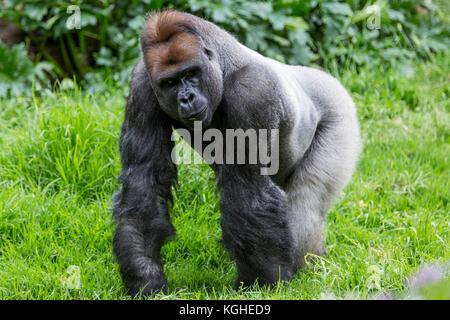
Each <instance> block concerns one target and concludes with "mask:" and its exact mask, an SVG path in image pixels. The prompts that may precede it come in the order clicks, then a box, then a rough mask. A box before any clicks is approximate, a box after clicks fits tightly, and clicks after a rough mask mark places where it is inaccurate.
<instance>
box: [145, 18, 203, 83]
mask: <svg viewBox="0 0 450 320" xmlns="http://www.w3.org/2000/svg"><path fill="white" fill-rule="evenodd" d="M192 25H193V18H192V17H191V16H189V15H187V14H185V13H181V12H176V11H170V10H169V11H162V12H159V13H155V14H152V15H150V16H149V17H148V18H147V22H146V26H145V28H144V32H143V33H142V36H141V43H142V50H143V52H144V59H145V63H146V65H147V67H148V68H149V71H150V72H151V73H159V74H160V73H166V72H170V71H171V70H174V69H176V68H178V67H179V66H181V65H182V64H184V63H186V62H187V61H189V60H192V59H194V58H195V57H196V56H198V54H199V52H200V47H201V45H200V40H199V39H198V38H197V36H195V35H194V34H193V32H192Z"/></svg>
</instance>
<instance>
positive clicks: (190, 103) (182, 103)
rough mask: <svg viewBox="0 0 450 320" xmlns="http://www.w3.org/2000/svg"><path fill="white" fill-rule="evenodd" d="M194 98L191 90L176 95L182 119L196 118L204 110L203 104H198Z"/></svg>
mask: <svg viewBox="0 0 450 320" xmlns="http://www.w3.org/2000/svg"><path fill="white" fill-rule="evenodd" d="M195 98H196V97H195V94H194V93H193V92H188V93H185V94H182V95H180V96H179V97H178V105H179V113H180V117H182V118H183V119H191V118H197V116H199V115H200V114H201V113H202V112H203V111H204V109H203V106H200V105H198V103H196V101H195V100H196V99H195ZM197 102H198V101H197Z"/></svg>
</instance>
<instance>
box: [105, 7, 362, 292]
mask: <svg viewBox="0 0 450 320" xmlns="http://www.w3.org/2000/svg"><path fill="white" fill-rule="evenodd" d="M140 40H141V47H142V53H143V57H142V59H141V60H140V61H138V62H137V64H136V66H135V68H134V70H133V74H132V80H131V85H130V93H129V96H128V101H127V106H126V110H125V119H124V122H123V125H122V132H121V136H120V153H121V160H122V172H121V174H120V177H119V180H120V182H121V183H122V188H121V190H120V191H119V192H118V193H117V194H116V195H115V196H114V199H113V201H114V207H113V211H114V217H115V220H116V222H117V229H116V232H115V235H114V239H113V250H114V254H115V256H116V258H117V260H118V262H119V265H120V272H121V274H122V279H123V281H124V284H125V287H126V289H127V290H128V292H129V293H130V294H132V295H136V294H139V293H142V294H144V295H150V294H153V293H154V292H156V291H158V290H164V291H165V290H167V281H166V278H165V276H164V273H163V264H162V260H161V254H160V250H161V246H162V245H163V243H164V239H166V238H167V237H168V236H170V235H172V234H173V233H174V228H173V226H172V224H171V223H170V218H169V214H168V202H169V201H170V200H171V199H170V196H171V186H172V185H174V183H175V182H176V179H177V169H176V164H175V163H174V162H173V161H172V159H171V151H172V149H173V147H174V145H173V144H174V143H173V142H172V139H171V135H172V130H173V128H184V129H186V130H190V131H192V130H193V122H194V121H201V125H202V128H215V129H217V130H220V132H225V130H227V129H230V128H231V129H237V128H241V129H243V130H246V129H250V128H254V129H277V130H278V131H277V132H278V136H277V138H278V141H279V147H278V153H279V154H278V155H279V169H278V171H277V172H276V174H273V175H262V174H261V172H260V167H261V166H262V165H261V164H220V163H213V164H211V167H212V169H213V170H214V172H215V174H216V177H217V187H218V190H219V192H220V209H221V227H222V234H223V243H224V245H225V247H226V249H227V250H228V252H229V254H230V256H231V257H232V258H233V259H234V260H235V261H236V264H237V273H238V274H237V279H236V282H235V286H236V287H239V286H240V285H244V286H245V285H251V284H253V283H254V282H255V281H257V282H258V283H259V284H269V285H270V284H274V283H276V282H277V281H287V280H290V279H291V278H292V277H293V276H294V274H295V272H296V271H297V269H299V268H300V267H302V265H304V261H305V260H304V259H305V255H306V253H308V252H311V253H314V254H316V255H322V254H324V253H325V248H324V231H323V229H324V221H325V217H326V212H327V209H328V207H329V206H330V204H331V203H332V201H333V200H334V199H335V198H336V196H337V195H338V194H339V193H340V191H341V190H342V189H343V188H344V186H345V185H346V184H347V182H348V181H349V179H350V177H351V175H352V172H353V170H354V167H355V164H356V161H357V158H358V154H359V150H360V137H359V125H358V122H357V118H356V114H355V107H354V103H353V101H352V99H351V98H350V96H349V95H348V93H347V91H346V90H345V89H344V88H343V87H342V85H341V84H340V83H339V82H338V81H337V80H336V79H335V78H333V77H332V76H330V75H328V74H326V73H324V72H322V71H319V70H316V69H312V68H307V67H302V66H289V65H285V64H282V63H280V62H277V61H275V60H272V59H269V58H266V57H264V56H262V55H260V54H259V53H257V52H255V51H253V50H251V49H249V48H247V47H245V46H244V45H242V44H240V43H239V42H238V41H237V40H236V39H234V38H233V37H232V36H231V35H229V34H228V33H227V32H225V31H224V30H222V29H220V28H219V27H218V26H216V25H215V24H213V23H210V22H208V21H205V20H203V19H201V18H198V17H196V16H193V15H190V14H187V13H183V12H178V11H162V12H158V13H154V14H150V15H149V16H148V18H147V20H146V25H145V27H144V30H143V32H142V35H141V39H140ZM224 148H225V147H224ZM224 150H225V149H224ZM233 156H235V155H233Z"/></svg>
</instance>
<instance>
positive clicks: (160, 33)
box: [141, 11, 223, 128]
mask: <svg viewBox="0 0 450 320" xmlns="http://www.w3.org/2000/svg"><path fill="white" fill-rule="evenodd" d="M180 14H181V13H179V12H170V11H169V12H166V13H165V14H164V15H161V14H160V15H155V16H150V17H149V18H148V20H147V25H146V28H145V30H144V32H143V34H142V36H141V44H142V50H143V53H144V60H145V64H146V67H147V70H148V71H149V73H150V77H151V79H152V86H153V90H154V92H155V94H156V96H157V98H158V102H159V104H160V107H161V109H162V110H163V111H164V112H165V113H166V114H167V115H168V116H170V117H171V118H173V119H174V120H177V121H179V122H181V123H182V124H184V125H185V126H187V127H189V128H192V127H193V123H194V121H202V126H203V127H207V126H209V124H210V123H211V120H212V117H213V114H214V112H215V110H216V109H217V106H218V105H219V103H220V101H221V100H222V92H223V80H222V70H221V69H220V65H219V63H218V59H217V53H216V52H214V51H213V50H211V49H209V48H206V47H205V46H204V44H203V41H201V39H200V38H199V37H198V36H197V35H195V34H194V33H192V32H191V31H190V30H189V28H188V27H187V26H189V25H190V24H191V22H190V21H189V19H190V17H189V15H185V16H184V15H183V16H182V17H181V19H180V16H179V15H180ZM175 18H176V19H177V23H175V24H174V23H172V22H173V19H175ZM183 21H184V22H185V23H183Z"/></svg>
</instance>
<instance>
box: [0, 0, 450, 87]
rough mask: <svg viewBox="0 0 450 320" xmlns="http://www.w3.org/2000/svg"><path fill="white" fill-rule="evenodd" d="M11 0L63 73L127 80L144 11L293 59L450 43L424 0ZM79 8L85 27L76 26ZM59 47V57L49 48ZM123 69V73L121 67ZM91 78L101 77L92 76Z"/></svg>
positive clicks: (406, 53)
mask: <svg viewBox="0 0 450 320" xmlns="http://www.w3.org/2000/svg"><path fill="white" fill-rule="evenodd" d="M74 4H75V5H76V6H77V7H73V6H72V7H71V6H70V4H68V3H66V2H57V1H52V0H39V1H32V0H25V1H19V0H8V1H4V2H3V7H2V10H1V13H0V18H3V19H7V20H9V21H12V22H14V23H15V24H16V25H17V26H19V27H20V28H21V29H22V30H23V31H24V32H25V33H26V35H27V38H28V39H29V40H30V43H31V44H32V47H33V48H34V50H35V51H36V52H37V60H38V61H39V60H40V59H46V60H49V61H51V62H52V63H53V64H54V65H55V71H56V72H58V74H59V76H60V77H66V76H70V77H71V75H72V74H75V75H76V76H77V77H78V78H80V77H81V78H82V77H85V76H86V74H90V73H91V72H93V71H95V70H98V69H99V68H103V69H105V70H107V71H109V70H112V71H114V74H115V78H116V80H122V81H123V80H127V79H128V75H129V71H130V68H131V67H132V65H133V64H134V62H135V61H136V59H137V58H138V57H139V54H140V51H139V43H138V41H139V39H138V34H139V32H140V30H141V28H142V26H143V24H144V17H145V14H146V13H147V12H149V11H153V10H159V9H162V8H175V9H177V10H184V11H187V12H191V13H194V14H196V15H199V16H203V17H205V18H206V19H209V20H211V21H213V22H215V23H217V24H219V25H220V26H222V27H223V28H225V29H226V30H228V31H229V32H230V33H232V34H234V35H235V36H236V37H237V38H238V39H239V40H240V41H242V42H243V43H245V44H246V45H247V46H249V47H250V48H252V49H255V50H258V51H259V52H261V53H262V54H264V55H266V56H269V57H272V58H275V59H277V60H280V61H283V62H287V63H290V64H306V65H307V64H312V63H314V64H319V65H324V64H327V63H330V62H333V63H337V64H338V65H344V64H356V65H364V64H369V63H376V64H380V63H387V64H390V63H392V62H393V61H395V60H398V59H405V58H411V57H421V58H429V57H430V56H431V54H433V53H434V52H440V51H445V50H446V49H447V48H448V47H449V45H450V44H449V39H450V37H449V35H450V32H449V25H448V24H447V23H445V22H443V14H442V13H441V12H440V11H439V10H438V8H437V7H436V6H435V5H433V4H432V3H430V2H429V1H427V2H424V1H419V0H396V1H394V0H392V1H387V0H377V1H376V2H374V3H373V2H371V1H368V0H355V1H353V0H346V1H337V0H315V1H312V0H309V1H300V0H272V1H250V0H215V1H207V0H175V1H166V0H156V1H151V0H143V1H137V0H133V1H118V0H111V1H94V0H79V1H74ZM73 8H75V9H76V8H79V13H80V21H79V22H80V24H79V27H80V29H70V28H68V24H71V23H72V22H73V21H72V20H73V19H74V17H75V16H74V14H76V10H75V11H72V10H73ZM49 45H52V46H57V48H58V50H57V51H58V53H59V54H60V55H61V57H60V58H59V59H56V58H55V57H54V55H52V54H51V53H50V52H49V50H48V46H49ZM116 71H118V72H117V73H115V72H116ZM90 78H91V79H92V78H94V79H95V78H96V77H92V76H90Z"/></svg>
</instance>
